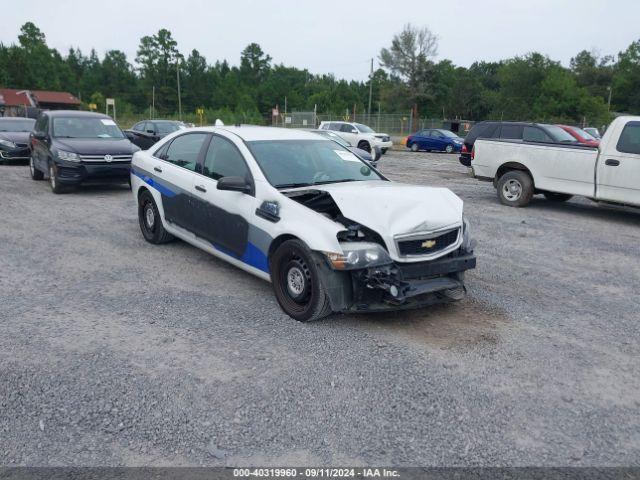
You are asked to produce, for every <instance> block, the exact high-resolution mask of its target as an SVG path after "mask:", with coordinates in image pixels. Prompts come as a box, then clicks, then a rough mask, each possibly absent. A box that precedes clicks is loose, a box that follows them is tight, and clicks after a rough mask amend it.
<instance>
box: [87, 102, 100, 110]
mask: <svg viewBox="0 0 640 480" xmlns="http://www.w3.org/2000/svg"><path fill="white" fill-rule="evenodd" d="M97 109H98V105H97V104H95V103H90V104H89V110H97Z"/></svg>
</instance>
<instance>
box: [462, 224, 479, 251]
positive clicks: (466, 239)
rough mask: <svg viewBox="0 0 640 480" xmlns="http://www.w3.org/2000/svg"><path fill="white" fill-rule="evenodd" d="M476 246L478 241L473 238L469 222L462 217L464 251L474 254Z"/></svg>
mask: <svg viewBox="0 0 640 480" xmlns="http://www.w3.org/2000/svg"><path fill="white" fill-rule="evenodd" d="M475 246H476V241H475V240H474V239H472V238H471V231H470V230H469V221H468V220H467V219H466V218H464V217H462V249H463V250H465V251H467V252H473V249H474V248H475Z"/></svg>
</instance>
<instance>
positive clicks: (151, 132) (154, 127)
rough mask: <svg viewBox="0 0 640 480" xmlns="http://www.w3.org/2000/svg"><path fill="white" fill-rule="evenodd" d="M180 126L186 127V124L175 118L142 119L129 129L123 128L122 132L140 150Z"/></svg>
mask: <svg viewBox="0 0 640 480" xmlns="http://www.w3.org/2000/svg"><path fill="white" fill-rule="evenodd" d="M181 128H187V126H186V125H185V124H184V123H183V122H178V121H175V120H144V121H142V122H138V123H136V124H135V125H134V126H133V127H131V130H125V131H124V133H125V135H126V136H127V137H128V138H129V140H131V141H132V142H133V143H135V144H136V145H137V146H139V147H140V148H141V149H142V150H148V149H149V148H150V147H152V146H153V145H155V143H156V142H157V141H159V140H160V139H161V138H164V137H166V136H167V135H169V134H170V133H173V132H177V131H178V130H180V129H181Z"/></svg>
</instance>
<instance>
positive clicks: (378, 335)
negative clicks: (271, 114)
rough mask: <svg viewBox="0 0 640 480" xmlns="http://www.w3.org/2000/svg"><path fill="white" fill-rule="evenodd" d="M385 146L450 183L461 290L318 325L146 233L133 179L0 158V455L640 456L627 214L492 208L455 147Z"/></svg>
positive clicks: (186, 249) (635, 255)
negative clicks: (462, 259) (415, 307)
mask: <svg viewBox="0 0 640 480" xmlns="http://www.w3.org/2000/svg"><path fill="white" fill-rule="evenodd" d="M382 165H383V166H382V171H383V172H384V173H385V174H387V175H389V176H390V177H391V178H393V179H395V180H400V181H408V182H413V183H423V184H428V185H442V186H447V187H450V188H451V189H452V190H454V191H455V192H456V193H457V194H458V195H460V196H461V197H462V198H463V199H464V200H465V205H466V207H465V208H466V214H467V216H468V218H469V220H470V223H471V226H472V232H474V236H475V238H476V239H477V240H478V248H477V255H478V267H477V269H476V270H475V271H473V272H471V273H469V274H468V276H467V278H468V288H469V295H468V297H467V299H465V300H464V301H462V302H460V303H458V304H456V305H453V306H442V307H435V308H431V309H428V310H422V311H414V312H408V313H407V312H405V313H399V314H377V315H354V316H343V315H338V316H333V317H330V318H329V319H326V320H324V321H321V322H317V323H312V324H301V323H297V322H295V321H293V320H291V319H289V318H288V317H287V316H285V315H284V314H283V313H282V312H281V311H280V310H279V308H278V306H277V304H276V301H275V298H274V296H273V294H272V292H271V287H270V285H268V284H267V283H265V282H263V281H261V280H258V279H255V278H253V277H251V276H250V275H248V274H245V273H243V272H242V271H240V270H237V269H235V268H233V267H231V266H229V265H227V264H225V263H224V262H222V261H219V260H217V259H215V258H213V257H211V256H209V255H208V254H206V253H204V252H201V251H199V250H197V249H196V248H193V247H191V246H189V245H187V244H185V243H182V242H173V243H170V244H167V245H163V246H152V245H150V244H147V243H146V242H145V241H144V240H143V238H142V235H141V234H140V232H139V228H138V224H137V218H136V209H135V207H134V204H133V201H132V199H131V196H130V193H129V191H128V190H127V189H125V188H119V187H92V188H84V189H81V190H79V191H78V192H76V193H72V194H67V195H61V196H56V195H53V194H52V193H51V191H50V190H49V186H48V184H47V183H46V182H34V181H32V180H31V179H30V178H29V176H28V168H27V167H26V166H23V165H13V166H0V206H1V208H0V464H3V465H7V464H8V465H53V466H57V465H150V464H153V465H298V466H299V465H308V464H315V465H320V464H322V465H345V464H348V465H356V466H357V465H368V464H375V465H394V466H416V465H425V466H426V465H438V466H440V465H470V466H476V465H518V466H520V465H545V466H548V465H554V466H565V465H569V466H582V465H599V466H602V465H635V466H637V465H640V414H639V412H640V375H638V372H639V371H640V369H639V367H640V347H639V342H638V340H639V338H640V331H639V323H640V322H639V320H640V313H639V312H640V295H639V293H640V292H639V289H640V262H639V260H640V228H639V225H640V213H638V212H636V211H631V210H623V209H614V208H611V207H602V206H598V205H596V204H593V203H591V202H589V201H587V200H583V199H574V200H572V201H570V202H568V203H566V204H552V203H550V202H548V201H546V200H544V199H542V198H540V199H538V200H534V201H533V202H532V204H531V206H530V207H529V208H526V209H513V208H508V207H504V206H502V205H500V204H499V203H498V200H497V198H496V195H495V191H494V189H493V188H492V186H491V185H490V184H488V183H481V182H477V181H476V180H474V179H472V178H470V177H469V176H468V175H467V170H466V168H464V167H462V166H461V165H460V164H458V162H457V157H456V156H455V155H444V154H427V153H420V154H411V153H409V152H390V153H389V154H387V155H386V156H385V157H384V158H383V160H382Z"/></svg>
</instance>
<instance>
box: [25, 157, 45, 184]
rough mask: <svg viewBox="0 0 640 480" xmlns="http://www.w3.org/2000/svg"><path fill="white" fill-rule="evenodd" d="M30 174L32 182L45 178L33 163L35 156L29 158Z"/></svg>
mask: <svg viewBox="0 0 640 480" xmlns="http://www.w3.org/2000/svg"><path fill="white" fill-rule="evenodd" d="M29 173H30V174H31V179H32V180H42V179H43V178H44V174H43V173H42V172H41V171H40V170H38V169H37V168H36V165H35V163H33V156H31V157H29Z"/></svg>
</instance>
